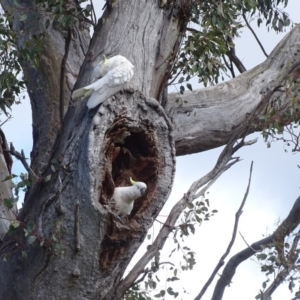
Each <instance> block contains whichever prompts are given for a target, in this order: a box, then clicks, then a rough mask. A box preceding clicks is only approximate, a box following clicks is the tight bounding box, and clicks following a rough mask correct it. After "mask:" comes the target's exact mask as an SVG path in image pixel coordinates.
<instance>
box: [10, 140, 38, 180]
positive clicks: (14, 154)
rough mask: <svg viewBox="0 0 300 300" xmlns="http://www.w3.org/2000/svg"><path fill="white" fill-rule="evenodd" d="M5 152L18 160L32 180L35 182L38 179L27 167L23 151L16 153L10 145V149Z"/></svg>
mask: <svg viewBox="0 0 300 300" xmlns="http://www.w3.org/2000/svg"><path fill="white" fill-rule="evenodd" d="M6 151H7V152H9V153H10V154H11V155H13V156H14V157H15V158H17V159H18V160H20V161H21V163H22V164H23V166H24V168H25V169H26V171H27V172H28V174H30V175H31V176H32V178H34V180H35V181H37V180H38V179H39V178H38V176H37V175H36V174H35V173H34V172H33V170H32V169H31V168H30V166H29V165H28V163H27V158H26V157H25V154H24V151H23V150H21V153H20V152H18V151H16V149H15V147H14V146H13V144H12V143H10V149H9V150H6Z"/></svg>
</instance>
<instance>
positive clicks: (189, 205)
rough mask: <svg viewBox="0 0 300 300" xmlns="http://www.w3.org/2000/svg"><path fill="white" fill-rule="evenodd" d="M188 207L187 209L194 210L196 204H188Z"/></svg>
mask: <svg viewBox="0 0 300 300" xmlns="http://www.w3.org/2000/svg"><path fill="white" fill-rule="evenodd" d="M186 205H187V207H188V208H189V209H193V208H194V204H193V203H192V202H188V203H187V204H186Z"/></svg>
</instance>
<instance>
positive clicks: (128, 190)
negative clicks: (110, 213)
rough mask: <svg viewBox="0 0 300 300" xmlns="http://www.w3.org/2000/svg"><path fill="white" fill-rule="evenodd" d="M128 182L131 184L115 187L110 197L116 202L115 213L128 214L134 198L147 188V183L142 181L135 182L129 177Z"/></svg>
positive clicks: (143, 192) (142, 193)
mask: <svg viewBox="0 0 300 300" xmlns="http://www.w3.org/2000/svg"><path fill="white" fill-rule="evenodd" d="M130 183H131V184H132V186H124V187H116V188H115V191H114V194H113V197H112V198H113V199H114V201H115V204H116V208H117V214H118V215H120V216H126V215H129V214H130V213H131V211H132V208H133V203H134V200H135V199H137V198H139V197H141V196H143V195H144V194H145V191H146V189H147V185H146V184H145V183H144V182H140V181H137V182H135V181H134V180H132V178H131V177H130Z"/></svg>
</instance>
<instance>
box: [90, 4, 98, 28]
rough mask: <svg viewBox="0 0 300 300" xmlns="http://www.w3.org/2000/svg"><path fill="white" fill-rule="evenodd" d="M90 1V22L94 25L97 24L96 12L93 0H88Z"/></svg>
mask: <svg viewBox="0 0 300 300" xmlns="http://www.w3.org/2000/svg"><path fill="white" fill-rule="evenodd" d="M90 1H91V7H92V12H93V13H92V22H93V23H94V26H96V24H97V17H96V12H95V8H94V3H93V0H90Z"/></svg>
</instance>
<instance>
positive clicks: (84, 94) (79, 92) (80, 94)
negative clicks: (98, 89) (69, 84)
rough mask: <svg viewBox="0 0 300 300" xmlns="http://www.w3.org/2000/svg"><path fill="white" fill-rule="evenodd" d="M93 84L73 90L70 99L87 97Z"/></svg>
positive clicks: (91, 90)
mask: <svg viewBox="0 0 300 300" xmlns="http://www.w3.org/2000/svg"><path fill="white" fill-rule="evenodd" d="M92 86H93V84H90V85H87V86H85V87H83V88H80V89H78V90H75V91H74V92H73V94H72V99H73V100H77V99H79V98H81V97H84V98H85V97H88V96H90V95H91V94H92V92H93V89H92Z"/></svg>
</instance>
